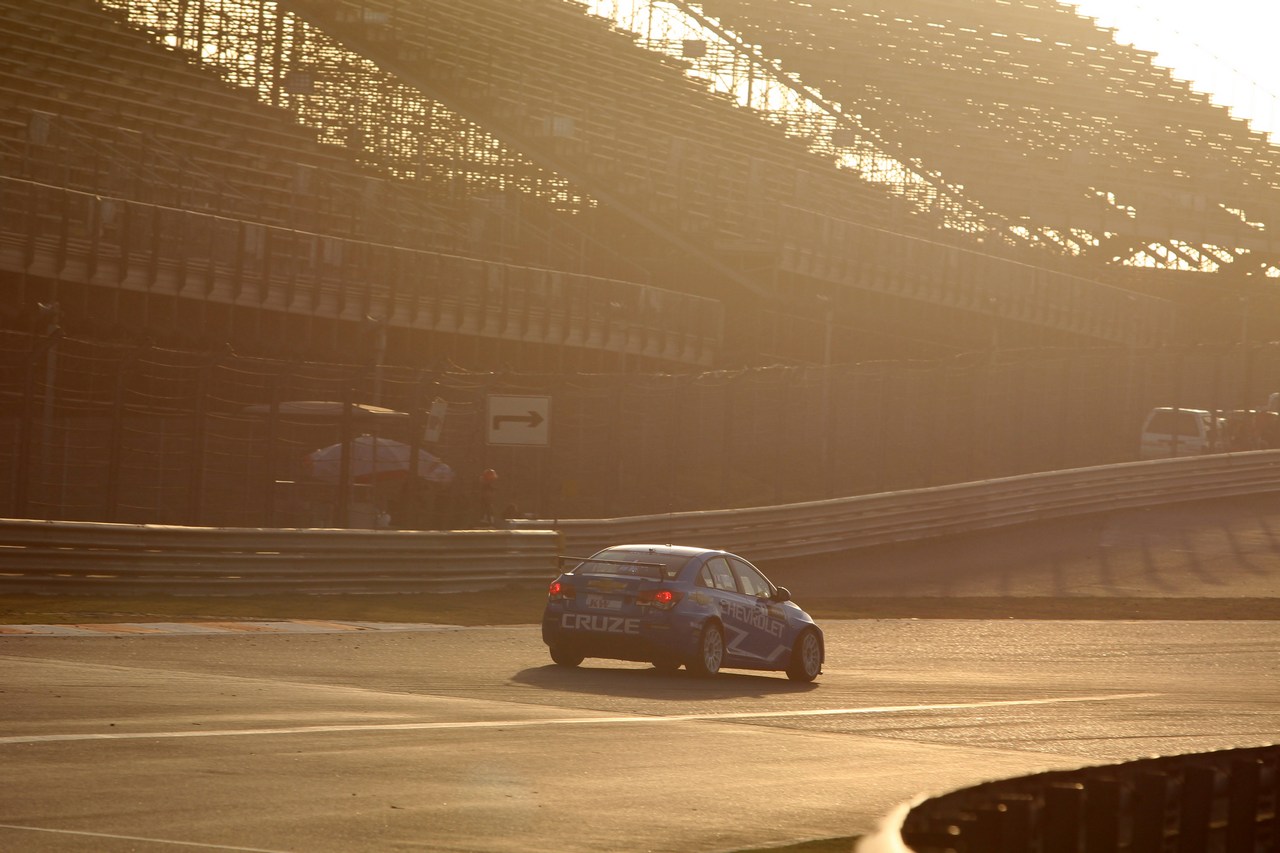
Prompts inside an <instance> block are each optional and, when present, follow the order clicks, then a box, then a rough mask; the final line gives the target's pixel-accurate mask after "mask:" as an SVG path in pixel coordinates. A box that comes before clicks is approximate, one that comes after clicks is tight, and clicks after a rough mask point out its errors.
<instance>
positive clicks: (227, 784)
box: [0, 513, 1280, 853]
mask: <svg viewBox="0 0 1280 853" xmlns="http://www.w3.org/2000/svg"><path fill="white" fill-rule="evenodd" d="M1254 520H1255V521H1259V519H1257V518H1255V519H1254ZM1139 521H1140V522H1141V524H1142V525H1147V526H1151V525H1156V526H1159V525H1158V524H1156V522H1155V520H1153V517H1152V516H1149V515H1148V516H1144V517H1143V518H1142V519H1140V520H1138V521H1135V522H1134V523H1135V524H1137V523H1138V522H1139ZM1183 522H1185V518H1181V517H1180V516H1178V515H1177V514H1176V513H1175V514H1171V515H1169V516H1168V517H1167V518H1166V519H1165V523H1166V524H1175V523H1183ZM1260 523H1262V524H1263V526H1264V527H1265V528H1266V530H1271V529H1280V527H1277V528H1271V527H1269V525H1270V524H1271V523H1272V517H1271V516H1270V515H1267V516H1266V517H1265V518H1261V519H1260ZM1184 532H1185V531H1184ZM1236 532H1237V533H1238V534H1239V535H1235V536H1234V537H1233V541H1236V542H1237V543H1241V542H1244V543H1246V545H1247V543H1248V542H1254V541H1258V542H1261V541H1264V540H1265V538H1266V537H1265V536H1263V537H1262V538H1260V539H1258V538H1255V539H1250V538H1249V537H1248V536H1247V535H1245V534H1244V533H1243V532H1241V531H1236ZM1255 532H1256V531H1255ZM1130 533H1132V530H1130ZM1106 535H1107V536H1110V537H1112V538H1113V539H1115V541H1116V542H1121V541H1122V540H1124V535H1125V531H1123V530H1116V529H1111V530H1109V531H1107V532H1106ZM1193 540H1194V541H1200V540H1199V539H1197V537H1195V536H1190V538H1189V539H1187V538H1186V537H1180V538H1179V539H1178V541H1193ZM1124 541H1127V540H1124ZM1113 544H1114V543H1113ZM1046 547H1047V546H1046ZM1161 547H1162V548H1165V549H1166V550H1169V549H1168V546H1167V543H1166V544H1162V545H1161ZM1206 547H1207V546H1206ZM1050 550H1052V549H1050ZM1244 550H1245V551H1247V552H1248V554H1249V559H1248V562H1249V565H1248V571H1246V572H1242V574H1241V577H1242V578H1244V579H1245V580H1246V581H1247V582H1242V583H1243V588H1244V589H1246V590H1247V593H1248V594H1249V595H1250V596H1256V595H1258V594H1259V592H1260V591H1264V592H1265V591H1269V592H1270V593H1271V594H1272V595H1273V596H1274V593H1275V589H1276V586H1275V580H1276V578H1277V577H1280V575H1278V574H1277V573H1276V571H1275V569H1274V567H1273V562H1274V560H1276V559H1277V558H1276V556H1275V548H1274V547H1272V548H1271V549H1270V551H1269V552H1265V549H1264V550H1257V549H1252V546H1248V547H1245V549H1244ZM960 559H961V558H960V556H957V560H958V561H959V560H960ZM1215 560H1216V562H1213V563H1212V565H1213V566H1214V567H1215V568H1214V571H1213V573H1212V580H1213V586H1214V589H1215V590H1217V591H1218V593H1219V595H1220V596H1221V595H1222V594H1229V591H1230V589H1231V584H1230V575H1229V573H1227V572H1226V571H1225V569H1224V568H1223V567H1224V566H1225V563H1224V562H1223V561H1222V560H1221V559H1218V558H1215ZM1268 560H1271V561H1272V562H1268ZM1068 563H1069V561H1065V560H1057V561H1055V568H1054V571H1053V572H1052V573H1051V574H1052V576H1053V578H1054V581H1053V582H1054V583H1060V582H1061V573H1062V571H1063V570H1064V568H1063V567H1064V566H1068ZM1188 565H1190V566H1191V567H1192V568H1191V569H1189V571H1193V572H1194V573H1196V576H1197V577H1200V578H1201V579H1202V580H1203V577H1204V574H1205V566H1206V565H1209V563H1208V562H1206V561H1204V560H1200V561H1191V563H1189V564H1188ZM1031 574H1032V573H1031V572H1030V571H1028V572H1027V573H1025V574H1024V575H1023V576H1021V578H1020V583H1023V584H1024V585H1025V588H1026V594H1028V595H1040V594H1043V592H1044V590H1042V589H1036V588H1035V585H1034V584H1032V583H1031V582H1030V581H1029V580H1028V578H1029V577H1030V576H1031ZM1162 577H1163V580H1164V582H1165V583H1169V584H1174V585H1177V584H1179V583H1181V581H1179V579H1177V578H1176V577H1174V576H1173V575H1172V573H1165V574H1163V575H1162ZM1259 578H1262V579H1263V582H1262V583H1259V580H1258V579H1259ZM877 583H878V584H880V585H881V586H883V583H884V582H883V579H881V580H880V581H877ZM1021 588H1022V587H1020V589H1021ZM1177 588H1178V589H1188V588H1189V587H1186V586H1178V587H1177ZM1126 589H1128V587H1126ZM881 591H882V592H887V587H884V588H883V589H882V590H881ZM1148 594H1153V593H1151V592H1148ZM250 627H252V626H250ZM386 627H389V628H392V629H393V630H383V629H381V628H382V626H374V625H363V626H352V625H346V626H331V627H328V628H326V627H325V626H319V625H310V626H298V630H289V626H287V625H279V626H274V627H272V628H271V629H270V630H255V631H245V630H239V629H237V628H236V626H225V627H224V629H221V630H213V629H210V630H209V632H208V633H205V634H191V633H167V632H166V631H165V630H164V629H162V628H155V629H153V630H154V631H155V633H152V634H149V635H145V636H136V635H125V634H122V633H104V634H102V635H101V636H41V635H39V634H35V633H30V632H28V633H26V634H22V635H17V636H13V635H10V636H0V791H2V792H3V793H0V850H5V851H107V853H111V851H177V850H184V849H192V850H200V849H204V850H259V851H384V850H392V851H394V850H459V851H602V850H605V851H612V850H617V851H649V850H651V851H682V853H683V851H730V850H743V849H752V848H759V847H766V846H770V845H781V844H787V843H796V842H800V841H804V840H808V839H836V838H839V839H852V838H853V837H855V836H858V835H860V834H863V833H866V832H868V831H870V830H872V829H873V828H874V827H875V826H876V824H877V822H878V821H879V820H880V819H881V817H882V816H884V815H885V814H887V813H889V812H890V811H891V810H892V809H893V808H894V807H895V806H897V805H899V804H900V803H902V802H904V801H906V800H908V799H911V798H913V797H915V796H917V795H920V794H923V793H932V792H940V791H946V790H951V789H954V788H957V787H962V786H965V785H969V784H972V783H975V782H978V781H983V780H987V779H992V778H1004V777H1009V776H1015V775H1021V774H1025V773H1030V772H1034V771H1039V770H1046V769H1053V768H1068V767H1078V766H1083V765H1090V764H1099V763H1110V762H1116V761H1123V760H1128V759H1134V758H1139V757H1145V756H1149V755H1156V754H1174V753H1186V752H1199V751H1207V750H1215V749H1225V748H1228V747H1237V746H1255V745H1262V744H1268V743H1274V742H1276V741H1278V740H1280V695H1278V694H1277V687H1276V685H1277V684H1280V625H1278V623H1277V622H1275V621H1270V620H1259V619H1241V620H1221V621H1205V620H1198V619H1188V620H1146V621H1091V620H1087V619H1075V620H1071V621H1065V620H1024V619H1000V620H995V619H990V620H977V619H928V620H924V619H921V620H917V619H866V620H843V621H827V622H826V623H825V627H826V629H827V636H828V662H829V665H828V667H827V669H826V671H825V673H824V674H823V675H822V676H821V677H820V678H819V679H818V681H817V682H816V683H815V684H812V685H795V684H793V683H791V682H789V681H787V680H786V678H785V677H783V676H775V675H758V674H746V673H725V674H722V675H721V676H720V677H718V678H715V679H711V680H698V679H695V678H692V677H689V676H687V675H686V674H685V673H683V672H679V673H676V674H674V675H664V674H660V673H658V672H657V671H655V670H652V669H649V668H647V667H644V666H640V665H632V664H620V663H610V662H604V661H588V663H587V665H585V666H584V667H582V668H581V669H577V670H565V669H561V668H558V667H555V666H553V665H551V662H550V660H549V658H548V657H547V654H546V651H545V649H544V647H543V646H542V644H541V641H540V639H539V635H538V631H537V628H536V627H535V626H531V625H522V626H509V627H481V628H453V627H446V626H429V625H423V626H417V627H415V626H405V625H400V626H386ZM174 630H178V629H177V628H174ZM852 844H853V842H852V841H848V842H846V843H845V845H846V846H847V847H852Z"/></svg>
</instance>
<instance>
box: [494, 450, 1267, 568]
mask: <svg viewBox="0 0 1280 853" xmlns="http://www.w3.org/2000/svg"><path fill="white" fill-rule="evenodd" d="M1275 491H1280V451H1277V450H1259V451H1250V452H1246V453H1227V454H1219V455H1213V456H1195V457H1183V458H1179V459H1157V460H1149V461H1144V462H1129V463H1122V464H1119V465H1105V466H1098V467H1092V468H1077V469H1072V470H1067V471H1053V472H1049V473H1044V474H1024V475H1019V476H1015V477H1005V478H1001V479H995V480H984V481H980V482H976V483H960V484H956V485H948V486H937V487H933V488H925V489H913V490H909V491H899V492H886V493H884V494H875V495H862V496H858V497H850V498H836V499H832V500H824V501H810V502H805V503H795V504H787V505H785V506H770V507H750V508H745V509H728V510H712V511H704V512H679V513H671V514H669V515H645V516H634V517H630V518H613V519H599V520H585V519H569V520H565V519H561V520H557V521H546V520H543V521H524V522H518V523H517V526H518V527H522V528H540V527H555V528H556V529H557V530H559V531H560V532H561V533H562V534H564V537H565V548H566V549H568V551H569V552H570V553H574V554H587V553H592V552H593V551H594V550H597V549H599V548H602V547H605V546H606V545H614V544H618V543H622V542H664V543H684V544H696V545H701V546H705V547H714V548H723V549H725V550H728V551H734V552H736V553H740V554H742V555H744V556H747V557H749V558H750V559H752V560H776V559H788V558H796V557H807V556H814V555H817V554H825V553H834V552H838V551H848V550H853V549H856V548H866V547H872V546H876V545H885V544H890V543H893V542H905V541H910V540H916V539H926V538H933V537H938V536H947V535H952V534H957V533H969V532H973V531H978V530H991V529H994V528H999V527H1008V526H1010V525H1016V524H1023V523H1026V522H1033V521H1044V520H1048V519H1054V518H1064V517H1067V516H1073V515H1087V514H1091V513H1099V512H1109V511H1114V510H1121V509H1134V508H1139V507H1144V506H1157V505H1160V504H1169V503H1180V502H1184V501H1195V500H1206V499H1211V498H1218V497H1238V496H1243V495H1249V494H1258V493H1264V492H1275Z"/></svg>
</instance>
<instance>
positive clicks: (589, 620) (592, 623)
mask: <svg viewBox="0 0 1280 853" xmlns="http://www.w3.org/2000/svg"><path fill="white" fill-rule="evenodd" d="M560 627H561V628H567V629H569V630H571V631H601V632H604V633H606V634H639V633H640V620H639V619H624V618H623V617H621V616H598V615H594V614H591V613H565V614H563V615H561V617H560Z"/></svg>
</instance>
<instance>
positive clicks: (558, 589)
mask: <svg viewBox="0 0 1280 853" xmlns="http://www.w3.org/2000/svg"><path fill="white" fill-rule="evenodd" d="M575 595H576V593H575V592H574V589H573V587H572V586H570V585H569V584H567V583H565V582H564V581H561V580H554V581H552V582H551V586H550V587H548V588H547V598H549V599H551V600H552V601H564V600H565V599H566V598H573V597H574V596H575Z"/></svg>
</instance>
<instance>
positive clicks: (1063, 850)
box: [859, 745, 1280, 853]
mask: <svg viewBox="0 0 1280 853" xmlns="http://www.w3.org/2000/svg"><path fill="white" fill-rule="evenodd" d="M1278 780H1280V745H1271V746H1263V747H1252V748H1246V749H1232V750H1225V751H1222V752H1213V753H1200V754H1193V755H1182V756H1176V757H1168V758H1150V759H1143V760H1140V761H1134V762H1129V763H1126V764H1118V765H1113V766H1107V767H1091V768H1085V769H1082V770H1070V771H1054V772H1050V773H1043V774H1039V775H1035V776H1027V777H1024V778H1020V779H1010V780H1007V781H1001V782H989V783H986V784H983V785H978V786H976V787H973V788H966V789H964V790H960V791H955V792H953V793H950V794H944V795H942V796H938V797H934V798H931V799H927V800H924V801H923V802H921V803H919V804H918V805H916V806H915V807H913V808H911V809H910V811H909V812H907V814H906V817H905V819H904V820H903V823H902V827H901V830H900V834H901V841H902V843H904V844H905V845H906V846H907V848H908V849H909V850H911V851H914V853H944V851H946V853H1119V851H1134V853H1139V851H1152V853H1159V851H1175V850H1176V851H1179V853H1209V851H1223V853H1258V852H1259V851H1276V850H1280V825H1278V824H1277V811H1278V810H1277V799H1278V798H1280V781H1278ZM862 849H864V848H862V847H860V848H859V850H862ZM878 849H885V850H888V849H894V848H892V847H889V846H882V847H880V848H878ZM897 849H902V848H897Z"/></svg>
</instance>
